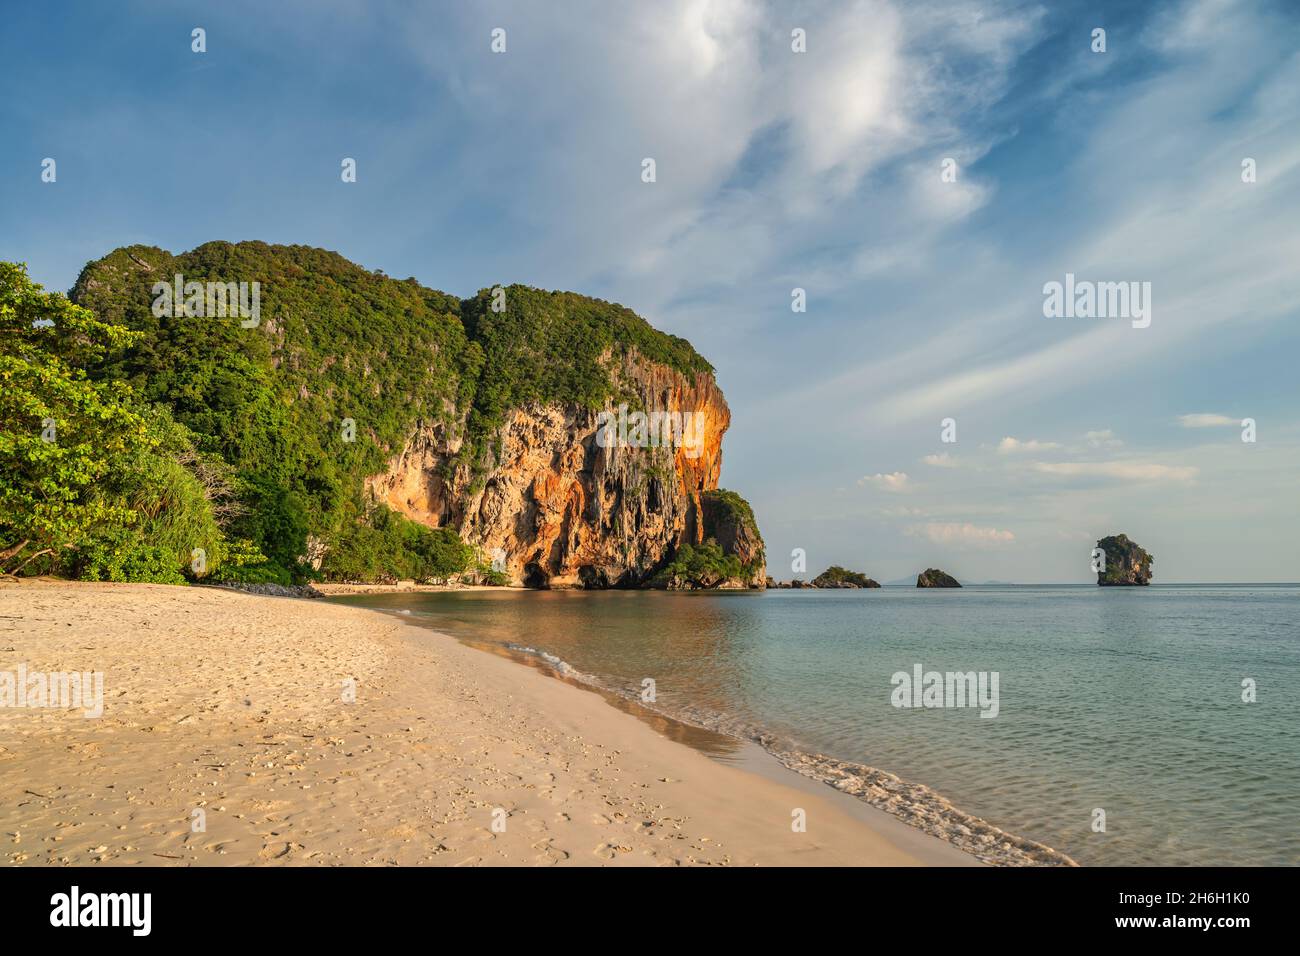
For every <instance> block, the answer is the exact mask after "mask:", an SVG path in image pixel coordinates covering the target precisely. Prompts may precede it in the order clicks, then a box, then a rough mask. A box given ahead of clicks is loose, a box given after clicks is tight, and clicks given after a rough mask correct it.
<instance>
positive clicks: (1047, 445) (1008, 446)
mask: <svg viewBox="0 0 1300 956" xmlns="http://www.w3.org/2000/svg"><path fill="white" fill-rule="evenodd" d="M1060 447H1061V446H1060V445H1059V444H1058V443H1056V442H1054V441H1038V440H1037V439H1034V438H1030V439H1029V440H1028V441H1021V440H1020V439H1018V438H1012V437H1011V436H1010V435H1008V436H1007V437H1006V438H1004V439H1002V441H1000V442H998V451H999V452H1000V453H1001V454H1003V455H1007V454H1011V453H1013V452H1021V451H1047V450H1049V449H1052V448H1060Z"/></svg>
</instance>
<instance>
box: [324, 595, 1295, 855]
mask: <svg viewBox="0 0 1300 956" xmlns="http://www.w3.org/2000/svg"><path fill="white" fill-rule="evenodd" d="M340 600H342V601H344V602H345V603H350V604H359V605H363V606H367V607H376V608H384V609H388V610H399V609H404V610H408V611H410V612H411V618H412V621H413V622H416V621H418V622H423V623H427V624H430V625H432V626H434V627H437V628H439V629H441V630H443V631H446V632H448V633H450V634H453V635H456V636H458V637H462V638H465V639H467V640H471V641H474V642H486V643H492V644H500V645H506V646H509V647H511V648H513V649H515V650H517V651H523V652H524V653H529V654H533V653H535V654H538V655H539V656H542V655H544V656H543V657H542V659H543V660H549V661H551V662H552V664H554V663H555V661H556V660H559V661H563V662H565V664H566V665H568V666H569V667H572V668H574V669H575V670H576V671H578V672H580V673H581V674H582V675H584V676H585V677H586V679H588V680H590V681H592V682H593V683H596V684H599V685H600V686H603V687H605V688H606V689H608V690H612V691H615V692H617V693H621V694H624V695H626V696H630V697H636V696H639V695H640V694H641V692H642V689H643V686H644V684H643V681H644V680H645V679H646V678H650V679H652V680H653V681H654V682H655V691H656V700H655V703H654V707H655V708H657V709H659V710H662V711H664V712H666V713H668V714H670V715H674V716H677V717H679V718H681V719H683V720H685V721H687V722H688V723H694V724H697V725H700V726H705V727H709V728H711V729H717V730H722V731H724V732H728V733H734V734H738V735H742V736H748V737H753V736H754V735H756V734H760V733H761V734H768V735H771V736H772V738H773V739H774V740H776V741H779V743H780V746H782V747H783V748H787V749H797V750H801V751H804V752H806V753H813V754H826V755H829V756H832V757H835V758H838V759H840V760H847V761H853V762H856V763H861V764H866V765H869V766H873V767H878V768H881V769H884V770H888V771H891V772H893V773H896V774H898V775H899V776H900V777H903V778H904V779H906V780H909V781H914V782H917V783H923V784H926V785H928V786H930V787H932V788H934V789H935V790H938V791H939V792H940V793H942V794H943V795H944V796H946V797H948V798H949V799H951V800H952V801H953V803H954V804H955V805H956V806H957V807H959V808H960V809H962V810H964V811H966V812H967V813H972V814H974V815H976V816H979V817H982V818H984V819H985V820H988V821H990V822H991V823H994V824H996V825H998V826H1000V827H1002V828H1003V829H1006V830H1009V831H1011V832H1012V833H1016V834H1019V835H1021V836H1026V837H1030V838H1032V839H1035V840H1038V841H1040V842H1042V843H1046V844H1048V845H1049V846H1052V847H1055V848H1056V849H1058V850H1061V851H1063V852H1065V853H1067V854H1069V855H1070V856H1072V857H1074V858H1075V859H1076V860H1078V861H1079V862H1080V863H1084V864H1119V865H1141V864H1234V865H1250V864H1296V863H1298V862H1300V626H1298V624H1300V587H1297V586H1294V585H1187V586H1182V585H1164V586H1152V587H1149V588H1104V589H1103V588H1097V587H1093V586H1031V587H1012V586H1005V587H970V588H963V589H961V590H951V591H948V590H918V589H915V588H883V589H880V590H871V591H768V592H745V593H711V594H710V593H704V594H672V593H661V592H643V591H607V592H563V591H555V592H512V591H475V590H467V591H456V592H443V593H426V594H389V595H370V596H364V597H350V598H343V599H340ZM918 663H919V664H921V665H922V667H923V669H924V670H925V671H931V670H934V671H940V672H946V671H961V672H968V671H976V672H980V671H983V672H990V673H991V672H996V673H997V674H998V691H999V699H998V704H999V706H998V715H997V717H995V718H991V719H990V718H981V717H980V716H979V714H980V710H979V709H978V708H976V707H969V708H933V709H924V708H915V709H904V708H899V707H894V706H892V705H891V693H892V692H893V690H894V685H893V684H892V683H891V676H892V675H893V674H895V673H896V672H899V671H905V672H909V673H910V672H911V671H912V670H913V668H914V665H916V664H918ZM1247 678H1249V679H1251V680H1253V681H1254V682H1255V684H1256V686H1257V694H1258V701H1257V702H1256V703H1244V702H1243V701H1242V692H1243V691H1242V682H1243V680H1245V679H1247ZM1096 809H1102V810H1104V811H1105V815H1106V820H1105V822H1106V830H1105V832H1104V833H1098V832H1094V830H1093V821H1094V818H1095V813H1094V811H1095V810H1096Z"/></svg>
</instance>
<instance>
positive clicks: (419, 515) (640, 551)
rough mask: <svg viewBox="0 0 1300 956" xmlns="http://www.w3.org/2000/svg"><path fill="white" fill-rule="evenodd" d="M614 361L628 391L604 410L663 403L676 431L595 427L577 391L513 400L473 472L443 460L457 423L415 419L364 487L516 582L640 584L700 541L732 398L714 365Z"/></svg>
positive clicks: (453, 445)
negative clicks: (686, 367) (665, 434)
mask: <svg viewBox="0 0 1300 956" xmlns="http://www.w3.org/2000/svg"><path fill="white" fill-rule="evenodd" d="M619 371H620V373H621V374H620V377H621V380H622V382H623V384H624V385H625V387H626V389H627V390H628V392H629V394H628V395H627V396H626V399H625V400H624V401H622V402H618V403H611V405H610V406H609V407H608V408H607V409H606V410H605V413H606V415H617V414H618V406H619V405H624V406H625V407H624V409H623V411H624V412H625V413H626V411H627V408H631V409H634V410H636V409H640V410H642V411H644V412H647V413H654V412H659V413H667V414H668V418H669V420H672V421H674V422H677V423H680V424H681V430H680V431H679V432H678V433H676V436H675V437H676V438H677V439H678V440H675V441H671V442H670V443H665V442H664V441H662V440H659V441H656V440H655V437H657V436H650V437H647V435H646V434H645V430H642V432H641V433H637V431H636V429H635V427H633V428H630V429H627V430H626V434H620V432H619V430H618V429H616V428H613V427H612V423H611V425H609V426H606V430H605V433H604V435H603V436H601V435H600V434H599V433H600V432H601V430H602V429H601V426H602V424H603V423H604V421H605V416H602V415H601V413H599V412H597V411H593V410H590V409H587V408H583V407H580V406H577V405H542V406H532V407H529V408H518V409H514V410H513V411H512V412H511V413H510V414H509V416H508V418H507V420H506V423H505V425H504V427H503V428H502V429H501V432H500V433H499V441H498V446H497V447H498V449H499V452H498V454H496V456H495V458H494V460H493V462H492V463H491V467H490V468H489V469H488V470H487V472H486V474H481V475H480V476H479V481H477V482H476V481H474V476H473V474H472V470H471V468H470V466H469V465H467V464H459V465H457V466H455V467H454V468H450V467H449V465H450V463H451V462H452V461H453V460H454V458H455V456H456V453H457V452H458V451H459V450H460V445H461V441H460V438H459V437H458V436H457V435H456V434H454V433H453V432H455V431H457V429H448V428H447V427H445V426H443V425H421V426H420V427H418V428H417V430H416V431H415V433H414V434H413V435H412V436H411V437H410V439H409V440H408V441H407V443H406V447H405V448H403V449H402V451H401V452H400V453H398V454H397V455H395V456H394V457H393V458H392V459H391V460H390V461H389V463H388V467H387V469H386V470H385V471H384V473H383V474H379V475H373V476H371V477H370V478H369V479H367V482H366V486H367V489H368V491H369V492H370V494H371V495H372V496H373V497H374V499H375V500H377V501H379V502H382V503H383V504H385V505H387V506H388V507H389V508H392V509H393V510H395V511H398V512H401V513H402V514H404V515H406V516H407V517H408V518H410V519H412V520H413V521H418V522H420V523H422V524H425V525H428V526H429V527H435V528H436V527H452V528H455V529H456V530H457V531H458V532H459V533H460V535H461V537H462V538H463V539H464V540H466V541H468V542H469V543H471V544H473V545H476V546H477V547H478V548H480V549H481V550H482V552H483V554H484V556H485V557H487V558H488V559H489V560H493V561H494V563H496V565H497V567H498V568H500V569H502V570H504V571H505V572H506V574H507V575H508V576H509V577H510V579H511V581H512V582H513V583H515V584H523V585H527V586H531V587H626V586H636V585H638V584H641V583H643V582H644V581H645V580H646V579H647V578H648V577H649V576H650V575H651V574H652V573H653V572H654V571H655V570H656V569H657V568H658V566H659V565H660V564H662V563H663V561H664V560H665V559H667V558H668V557H670V556H671V555H672V553H673V552H674V550H675V549H676V548H677V547H678V546H679V545H680V544H681V543H683V542H687V541H689V542H691V543H692V544H698V543H700V541H701V539H702V537H703V526H704V521H703V516H702V514H701V505H700V492H701V491H707V490H712V489H714V488H716V487H717V486H718V477H719V474H720V473H721V470H722V436H723V434H724V433H725V432H726V430H727V427H728V425H730V423H731V412H730V410H729V409H728V408H727V403H726V401H725V400H724V399H723V397H722V392H721V391H720V390H719V389H718V387H717V385H716V384H715V383H714V380H713V377H712V376H711V375H707V374H702V373H701V374H697V375H695V376H694V377H691V378H688V377H686V376H684V375H682V374H680V373H678V372H676V371H675V370H672V369H669V368H666V367H664V366H660V365H657V364H654V363H649V362H645V361H643V360H637V359H636V358H634V357H630V358H629V359H627V360H626V361H625V362H624V363H623V365H622V367H621V369H620V370H619ZM674 415H675V416H677V417H676V418H675V419H673V418H672V416H674ZM688 416H689V417H688ZM653 420H655V419H653V418H652V421H653ZM620 439H622V440H620ZM759 580H760V583H761V578H760V579H759Z"/></svg>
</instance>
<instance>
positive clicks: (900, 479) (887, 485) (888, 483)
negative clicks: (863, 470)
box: [858, 471, 908, 491]
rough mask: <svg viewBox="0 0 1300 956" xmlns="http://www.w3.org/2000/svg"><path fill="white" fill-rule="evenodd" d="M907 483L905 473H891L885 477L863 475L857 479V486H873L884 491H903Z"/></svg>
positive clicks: (880, 475) (878, 474)
mask: <svg viewBox="0 0 1300 956" xmlns="http://www.w3.org/2000/svg"><path fill="white" fill-rule="evenodd" d="M907 482H908V477H907V473H906V472H903V471H893V472H890V473H889V474H887V475H882V474H880V473H877V474H874V475H863V476H862V477H861V478H859V479H858V484H859V485H873V486H875V487H877V488H881V489H883V490H885V491H903V490H905V489H906V488H907Z"/></svg>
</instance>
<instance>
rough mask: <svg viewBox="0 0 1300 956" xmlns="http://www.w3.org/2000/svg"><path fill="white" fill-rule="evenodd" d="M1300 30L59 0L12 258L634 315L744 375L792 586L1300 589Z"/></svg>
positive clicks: (871, 5) (1191, 13)
mask: <svg viewBox="0 0 1300 956" xmlns="http://www.w3.org/2000/svg"><path fill="white" fill-rule="evenodd" d="M194 27H203V28H204V29H205V30H206V31H207V47H208V49H207V52H206V53H202V54H197V53H194V52H192V51H191V40H190V35H191V30H192V29H193V28H194ZM497 27H500V28H503V29H505V30H506V52H505V53H503V54H494V53H492V52H491V50H490V42H491V31H492V30H493V29H494V28H497ZM1099 27H1100V28H1103V29H1105V30H1106V51H1105V52H1104V53H1094V52H1093V51H1092V49H1091V45H1092V31H1093V30H1094V29H1095V28H1099ZM795 28H800V29H803V30H804V31H806V36H807V52H806V53H794V52H793V51H792V50H791V31H792V30H793V29H795ZM1298 38H1300V10H1297V8H1296V7H1295V5H1294V4H1290V3H1286V2H1276V3H1269V2H1260V3H1255V2H1251V3H1245V2H1241V3H1237V2H1231V0H1193V2H1152V3H1141V4H1135V3H1131V2H1118V3H1114V4H1096V3H1068V2H1066V3H1056V2H1053V3H1050V4H1049V3H1041V4H1039V3H1017V2H991V0H989V2H977V0H954V2H949V3H928V2H919V3H918V2H909V3H902V2H898V3H890V2H885V0H860V2H838V3H811V2H805V3H798V2H796V3H776V2H773V3H759V2H741V0H714V2H706V0H664V2H659V3H654V4H632V3H626V4H625V3H617V4H615V3H607V2H575V0H556V2H554V3H546V4H538V3H535V2H514V3H507V2H500V3H493V2H476V3H472V4H471V3H451V2H448V3H428V4H418V5H417V4H406V3H368V4H356V3H329V2H311V3H306V2H304V3H277V4H273V5H272V4H254V3H241V2H226V3H221V4H186V3H175V2H168V3H161V2H160V3H130V2H126V3H119V4H113V5H108V4H98V3H69V4H61V5H59V8H58V12H53V11H52V9H51V8H50V7H49V6H48V5H47V6H45V7H40V6H36V5H28V6H26V7H23V8H17V9H13V10H6V14H5V22H4V25H3V32H2V33H0V77H2V78H3V81H4V87H5V89H6V90H7V91H8V95H6V96H5V97H4V99H3V102H2V103H0V130H3V137H2V138H0V258H3V259H9V260H19V261H25V262H27V263H28V264H29V267H30V271H31V273H32V275H33V277H34V278H35V279H36V280H37V281H40V282H42V283H44V284H45V285H47V286H48V287H50V288H53V289H60V290H66V289H68V288H69V287H70V286H71V285H72V283H73V282H74V280H75V278H76V275H77V273H78V271H79V270H80V268H81V266H82V265H84V264H85V262H87V261H88V260H90V259H94V258H97V257H99V256H101V255H103V254H104V253H106V252H108V251H109V250H111V249H113V248H115V247H117V246H120V245H125V244H129V243H137V242H138V243H148V244H152V245H158V246H161V247H163V248H166V249H170V250H172V251H174V252H179V251H183V250H186V249H190V248H193V247H194V246H196V245H198V244H200V243H203V242H206V241H209V240H213V239H227V240H232V241H238V240H243V239H262V240H265V241H268V242H284V243H305V244H310V245H316V246H322V247H325V248H328V249H333V250H337V251H338V252H340V253H342V254H343V255H345V256H347V257H348V258H350V259H353V260H354V261H356V262H359V263H361V264H362V265H365V266H367V267H369V268H379V269H383V270H384V271H385V272H386V273H388V274H389V275H392V276H397V277H405V276H408V275H413V276H415V277H416V278H418V279H419V280H420V281H422V282H424V283H425V284H427V285H430V286H433V287H436V288H440V289H444V290H446V291H449V292H453V293H457V294H461V295H468V294H471V293H473V292H474V291H476V290H477V289H479V288H482V287H485V286H491V285H494V284H496V283H508V282H524V283H528V284H532V285H537V286H541V287H545V288H565V289H574V290H577V291H580V292H585V293H589V294H592V295H596V296H600V297H602V298H607V299H611V300H614V301H618V302H622V303H623V304H625V305H628V306H629V307H631V308H633V309H635V310H636V311H637V312H639V313H641V314H642V315H644V316H646V318H648V319H649V320H650V321H651V322H652V323H653V324H654V325H656V326H657V327H659V328H662V329H665V330H667V331H671V332H675V333H677V334H680V335H684V336H686V337H687V338H689V339H690V340H691V341H692V343H694V344H695V346H696V347H697V348H698V349H699V350H700V351H701V352H702V353H703V354H704V355H705V356H707V357H708V358H709V359H710V361H712V362H713V364H714V365H715V366H716V367H717V369H718V378H719V381H720V383H721V385H722V387H723V389H724V391H725V392H726V394H727V398H728V401H729V403H730V405H731V407H732V414H733V423H732V428H731V431H730V433H729V434H728V437H727V440H726V443H725V446H724V449H725V452H724V462H725V464H724V469H723V484H724V485H726V486H728V487H733V488H735V489H736V490H739V491H741V492H742V493H743V494H745V495H746V496H747V497H748V498H749V499H750V500H751V501H752V503H753V504H754V506H755V509H756V512H757V514H758V516H759V520H760V523H761V525H762V529H763V532H764V536H765V538H766V540H767V544H768V549H769V570H770V572H771V573H772V574H774V575H775V576H777V577H789V576H790V567H789V561H790V559H789V555H790V553H791V550H792V549H794V548H803V549H804V550H805V551H806V552H807V555H808V565H809V571H810V572H812V573H816V572H817V571H819V570H821V569H822V568H823V567H825V566H826V565H829V564H832V563H838V564H843V565H846V566H849V567H853V568H857V569H861V570H863V571H865V572H867V573H868V574H870V575H872V576H874V577H876V578H878V579H880V580H890V579H894V578H898V577H902V576H904V575H908V574H914V573H915V572H916V571H917V570H919V569H920V568H924V567H927V566H938V567H943V568H945V569H947V570H949V571H951V572H953V573H954V574H956V575H957V576H958V577H959V578H962V579H964V580H970V581H982V580H986V579H998V580H1010V581H1018V582H1048V581H1051V582H1055V581H1080V582H1082V581H1086V580H1088V579H1089V574H1088V552H1089V550H1090V548H1091V546H1092V543H1093V542H1094V541H1095V540H1096V538H1097V537H1099V536H1101V535H1104V534H1108V533H1112V532H1119V531H1125V532H1127V533H1129V534H1130V535H1131V536H1133V537H1134V538H1135V539H1137V540H1138V541H1140V542H1141V543H1142V544H1143V545H1144V546H1146V547H1147V548H1148V549H1149V550H1151V551H1152V552H1153V553H1154V554H1155V556H1156V559H1157V561H1156V575H1157V580H1158V581H1166V582H1172V581H1258V580H1287V581H1294V580H1297V579H1300V568H1297V559H1298V558H1300V547H1298V546H1297V538H1298V536H1300V508H1298V507H1297V480H1296V479H1297V475H1298V474H1300V385H1297V382H1300V375H1297V373H1296V357H1297V354H1300V349H1298V346H1300V326H1298V325H1297V318H1298V317H1300V316H1298V314H1297V313H1298V312H1300V306H1297V303H1300V267H1298V266H1297V264H1298V263H1300V229H1298V228H1297V225H1296V224H1297V223H1300V182H1298V178H1300V43H1297V39H1298ZM45 157H53V158H54V159H56V161H57V164H58V166H57V171H58V180H57V182H55V183H43V182H41V176H40V174H41V161H42V159H44V158H45ZM343 157H354V158H355V159H356V160H357V167H358V181H357V182H356V183H354V184H344V183H342V182H341V180H340V176H339V169H340V161H341V160H342V158H343ZM645 157H653V158H654V159H655V161H656V166H657V170H656V171H657V181H656V182H654V183H644V182H642V181H641V163H642V160H643V158H645ZM1247 157H1249V158H1252V159H1254V160H1255V162H1256V170H1257V178H1256V181H1255V182H1253V183H1244V182H1242V175H1241V164H1242V161H1243V159H1245V158H1247ZM946 158H952V159H954V160H955V161H956V170H957V175H956V180H955V181H954V182H944V181H942V178H941V175H940V174H941V164H942V162H943V160H944V159H946ZM1067 272H1069V273H1074V274H1075V275H1077V276H1078V277H1079V278H1081V279H1090V280H1094V281H1141V282H1150V283H1151V284H1152V285H1151V288H1152V321H1151V324H1150V326H1149V327H1147V328H1133V327H1132V325H1131V323H1130V322H1129V321H1127V320H1125V319H1101V318H1097V319H1087V318H1072V319H1065V318H1059V319H1058V318H1045V317H1044V315H1043V286H1044V284H1045V283H1048V282H1052V281H1063V280H1064V276H1065V274H1066V273H1067ZM795 287H799V288H803V289H805V290H806V294H807V301H808V308H807V312H805V313H794V312H792V311H791V307H790V303H791V290H792V289H793V288H795ZM1194 415H1199V416H1214V417H1211V418H1208V419H1207V418H1186V417H1185V416H1194ZM1246 417H1251V418H1254V419H1255V420H1256V422H1257V427H1258V440H1257V441H1256V442H1255V443H1244V442H1242V441H1241V438H1240V435H1241V429H1240V425H1239V422H1240V420H1241V419H1242V418H1246ZM945 418H952V419H955V421H956V423H957V425H956V437H957V441H956V442H955V443H951V444H948V443H943V442H941V441H940V437H941V435H940V431H941V429H940V422H941V420H942V419H945ZM1214 422H1220V423H1219V424H1214ZM1190 426H1196V427H1190Z"/></svg>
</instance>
